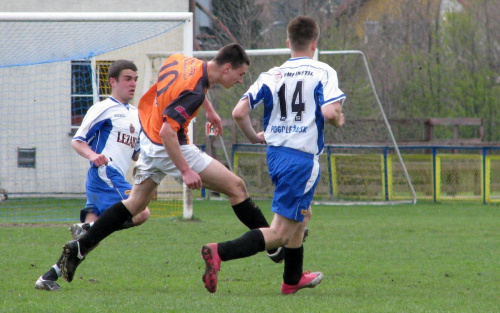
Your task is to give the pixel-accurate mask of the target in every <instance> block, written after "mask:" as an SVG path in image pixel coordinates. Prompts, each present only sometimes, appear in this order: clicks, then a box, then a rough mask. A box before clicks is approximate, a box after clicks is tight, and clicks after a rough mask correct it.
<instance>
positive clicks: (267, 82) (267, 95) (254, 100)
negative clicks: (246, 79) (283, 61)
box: [241, 69, 275, 110]
mask: <svg viewBox="0 0 500 313" xmlns="http://www.w3.org/2000/svg"><path fill="white" fill-rule="evenodd" d="M274 72H275V71H274V69H272V70H270V71H268V72H265V73H261V74H260V75H259V78H257V80H256V81H255V82H254V83H253V84H252V86H250V88H248V90H247V92H246V93H245V94H244V95H243V97H241V98H242V99H244V98H246V97H248V103H249V105H250V109H251V110H254V109H256V108H257V107H258V106H259V105H261V104H262V103H265V102H267V103H272V100H273V93H272V90H273V89H274V87H273V86H274V83H275V82H274V79H275V73H274Z"/></svg>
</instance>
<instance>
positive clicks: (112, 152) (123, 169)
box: [73, 97, 141, 177]
mask: <svg viewBox="0 0 500 313" xmlns="http://www.w3.org/2000/svg"><path fill="white" fill-rule="evenodd" d="M140 130H141V125H140V123H139V118H138V113H137V108H135V107H134V106H131V105H129V104H128V103H121V102H119V101H118V100H116V99H114V98H112V97H109V98H108V99H106V100H104V101H101V102H98V103H96V104H94V105H93V106H92V107H90V109H89V110H88V111H87V114H85V117H84V118H83V121H82V124H81V126H80V128H78V131H77V132H76V134H75V136H74V137H73V140H80V141H83V142H86V143H87V144H88V145H89V146H90V148H91V149H92V151H94V152H96V153H99V154H103V155H105V156H106V157H107V158H108V160H110V161H111V163H110V164H109V165H112V166H113V168H115V169H116V170H118V171H119V172H120V173H121V174H122V175H123V176H124V177H125V175H126V174H127V171H128V168H129V166H130V160H131V159H132V156H133V155H134V153H135V152H138V151H139V149H140V146H139V142H138V141H139V133H140ZM90 163H91V164H90V165H91V166H95V165H93V163H92V162H90Z"/></svg>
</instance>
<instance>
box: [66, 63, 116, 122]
mask: <svg viewBox="0 0 500 313" xmlns="http://www.w3.org/2000/svg"><path fill="white" fill-rule="evenodd" d="M111 63H113V61H97V62H96V77H97V84H98V88H99V100H101V101H102V100H104V99H106V98H107V97H109V96H110V95H111V86H110V85H109V80H108V71H109V66H110V65H111ZM91 66H92V64H91V62H90V61H87V60H78V61H72V62H71V126H72V128H75V129H76V128H78V126H80V125H81V123H82V120H83V117H84V116H85V114H86V113H87V111H88V109H89V108H90V107H91V106H92V105H93V104H94V98H93V90H92V68H91Z"/></svg>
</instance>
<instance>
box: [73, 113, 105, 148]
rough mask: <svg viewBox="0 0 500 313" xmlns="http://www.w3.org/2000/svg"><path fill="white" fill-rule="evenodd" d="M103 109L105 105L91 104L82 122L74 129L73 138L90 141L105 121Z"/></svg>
mask: <svg viewBox="0 0 500 313" xmlns="http://www.w3.org/2000/svg"><path fill="white" fill-rule="evenodd" d="M105 111H106V107H105V106H104V105H100V104H96V105H93V106H91V107H90V109H89V110H88V111H87V113H86V114H85V116H84V118H83V120H82V124H81V125H80V127H79V128H78V130H77V131H76V133H75V136H74V137H73V140H79V141H83V142H86V143H90V142H91V141H92V139H93V138H94V136H95V135H96V133H97V131H98V130H99V129H100V128H101V125H102V124H103V123H105V118H104V117H103V113H104V112H105Z"/></svg>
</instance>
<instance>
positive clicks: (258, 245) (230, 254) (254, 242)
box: [218, 229, 266, 261]
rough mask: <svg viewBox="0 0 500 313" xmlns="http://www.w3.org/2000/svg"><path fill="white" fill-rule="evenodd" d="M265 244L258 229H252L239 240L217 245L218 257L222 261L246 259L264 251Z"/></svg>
mask: <svg viewBox="0 0 500 313" xmlns="http://www.w3.org/2000/svg"><path fill="white" fill-rule="evenodd" d="M265 248H266V242H265V241H264V234H262V232H261V231H260V229H253V230H250V231H248V232H246V233H244V234H243V236H241V237H240V238H237V239H234V240H231V241H226V242H221V243H219V249H218V250H219V257H220V259H221V260H222V261H229V260H235V259H241V258H246V257H249V256H252V255H254V254H257V253H258V252H261V251H264V250H265Z"/></svg>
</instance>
